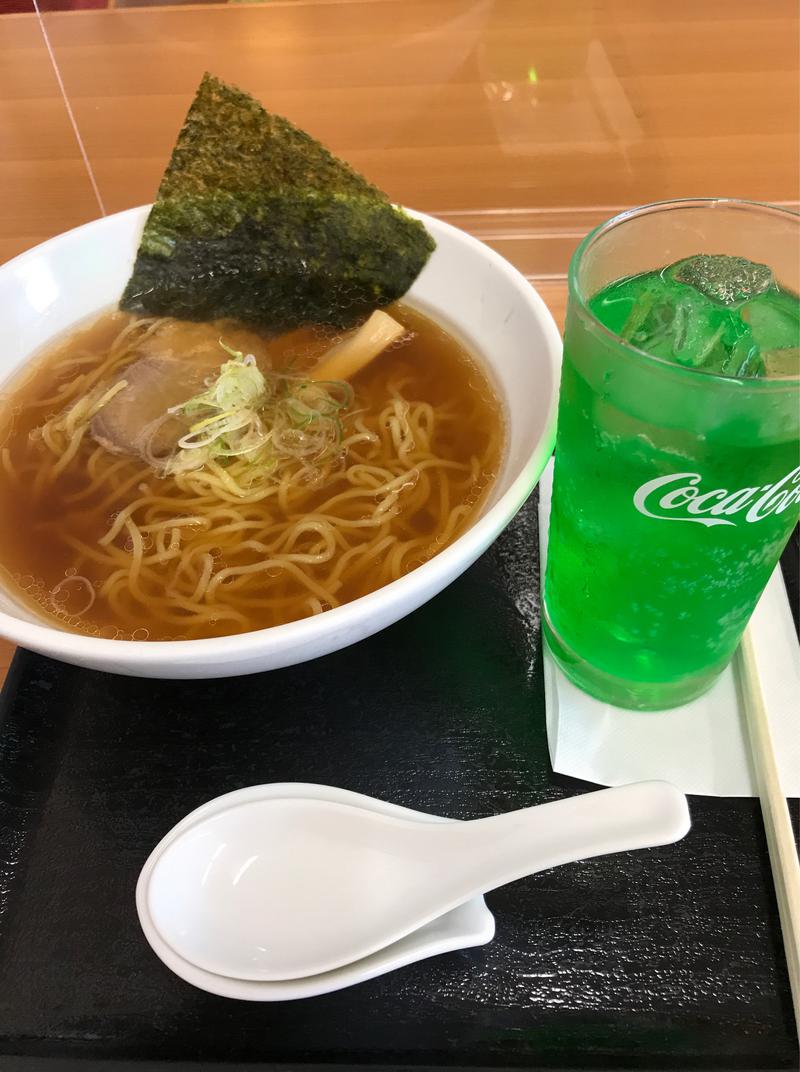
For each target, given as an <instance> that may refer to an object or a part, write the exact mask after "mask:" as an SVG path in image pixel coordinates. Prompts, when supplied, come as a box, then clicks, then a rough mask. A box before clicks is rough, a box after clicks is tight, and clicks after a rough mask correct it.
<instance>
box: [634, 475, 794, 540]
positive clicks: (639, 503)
mask: <svg viewBox="0 0 800 1072" xmlns="http://www.w3.org/2000/svg"><path fill="white" fill-rule="evenodd" d="M702 481H703V478H702V475H701V474H700V473H671V474H669V475H668V476H659V477H656V479H655V480H648V481H647V483H646V484H642V486H641V487H640V488H638V489H637V491H636V493H635V494H634V496H633V505H634V506H635V507H636V509H637V510H638V511H639V513H640V514H644V516H645V517H653V518H655V519H656V520H658V521H694V522H696V523H697V524H698V525H706V526H708V527H711V526H712V525H736V524H738V522H739V521H745V522H747V523H749V524H753V522H755V521H762V520H763V519H764V518H765V517H769V516H770V515H771V514H782V513H784V511H786V510H788V509H789V507H790V506H792V505H793V504H794V503H797V502H800V465H799V466H798V467H797V468H796V469H793V470H792V471H791V472H790V473H787V474H786V476H785V477H783V479H782V480H779V481H778V482H777V483H775V484H763V485H762V486H761V487H758V488H739V489H738V490H735V491H729V490H728V489H727V488H714V489H713V490H710V491H704V490H703V489H702ZM736 515H740V516H739V517H738V519H737V521H731V520H729V518H731V517H733V516H736Z"/></svg>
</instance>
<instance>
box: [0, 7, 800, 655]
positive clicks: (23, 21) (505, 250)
mask: <svg viewBox="0 0 800 1072" xmlns="http://www.w3.org/2000/svg"><path fill="white" fill-rule="evenodd" d="M105 2H106V0H40V3H39V13H37V12H36V10H35V8H34V4H33V0H0V261H3V260H6V259H8V258H10V257H13V256H14V255H16V254H17V253H19V252H21V251H22V250H24V249H27V248H29V247H30V246H33V245H36V244H37V243H38V242H41V241H43V240H44V239H46V238H49V237H50V236H51V235H54V234H57V233H59V232H61V231H64V230H67V229H68V228H70V227H75V226H77V225H79V224H81V223H84V222H86V221H87V220H90V219H93V218H94V217H96V216H98V215H101V214H103V213H106V212H116V211H118V210H120V209H124V208H128V207H129V206H131V205H136V204H140V203H142V202H147V201H149V200H151V199H152V197H153V194H154V192H155V189H156V186H157V183H158V180H159V176H160V174H161V171H162V170H163V167H164V165H165V163H166V160H167V158H168V155H169V151H170V147H171V145H172V142H173V140H174V137H175V135H176V133H177V130H178V128H179V126H180V123H181V120H182V118H183V115H184V113H185V111H186V108H187V106H188V103H189V101H190V99H191V97H192V94H193V92H194V90H195V87H196V85H197V83H198V81H199V79H200V77H201V75H202V73H203V71H204V70H206V69H210V70H211V71H213V72H214V73H215V74H217V75H219V76H220V77H222V78H224V79H227V80H229V81H233V82H236V83H238V84H239V85H241V86H242V87H243V88H244V89H246V90H248V91H250V92H251V93H253V94H255V95H256V96H257V97H258V98H259V99H260V100H262V101H263V102H264V103H265V104H266V106H267V107H268V108H270V109H271V110H273V111H277V112H279V113H282V114H284V115H286V116H288V117H289V118H290V119H291V120H292V121H293V122H295V123H297V124H298V125H299V126H301V127H304V128H305V129H307V130H309V131H310V132H311V133H312V134H314V135H316V136H317V137H319V138H320V139H322V140H323V141H324V142H325V143H326V144H327V145H329V146H330V147H331V148H332V149H333V150H334V151H335V152H336V153H338V154H339V155H341V156H343V157H345V158H346V159H347V160H349V161H350V162H351V163H352V164H353V165H354V166H355V167H357V168H358V169H360V170H361V171H363V172H364V173H365V174H366V175H367V176H368V177H369V178H370V179H371V180H372V181H373V182H375V183H376V184H377V185H379V186H381V187H382V188H383V189H385V190H386V191H387V193H389V194H390V195H391V197H392V198H393V199H394V200H396V201H399V202H401V203H404V204H408V205H411V206H413V207H415V208H418V209H422V210H424V211H426V212H431V213H433V214H435V215H438V216H442V217H444V218H446V219H447V220H449V221H450V222H451V223H454V224H456V225H458V226H460V227H463V228H465V229H466V230H468V231H470V232H472V233H473V234H475V235H477V236H478V237H480V238H482V239H483V240H485V241H487V242H489V243H490V244H491V245H492V246H494V247H495V248H496V249H498V250H499V251H500V252H501V253H502V254H503V255H504V256H506V257H508V259H509V260H511V261H512V262H513V263H514V264H515V265H516V266H517V267H518V268H519V269H520V270H521V271H522V272H524V273H525V275H526V276H528V277H529V278H530V279H531V281H532V282H533V283H534V285H535V286H536V287H537V288H538V289H539V290H540V292H541V293H542V295H543V297H544V298H545V300H546V301H547V302H548V304H549V305H550V307H551V309H552V310H553V312H554V315H555V316H556V319H557V320H558V321H559V323H560V322H561V320H562V318H563V306H564V276H565V271H566V267H567V263H568V259H569V256H570V254H571V252H572V250H573V249H574V247H575V245H576V244H577V242H578V240H579V239H580V237H581V236H582V235H583V234H584V233H585V232H586V231H587V230H588V229H589V228H591V227H592V226H594V224H596V223H598V222H600V221H601V220H602V219H604V218H606V217H608V216H609V215H611V214H613V213H614V212H616V211H617V210H619V209H621V208H624V207H626V206H630V205H634V204H641V203H644V202H647V201H654V200H660V199H665V198H670V197H683V196H717V195H722V196H732V197H744V198H752V199H757V200H767V201H773V202H778V203H782V204H791V205H797V204H798V196H799V193H800V191H798V170H799V166H800V133H799V132H800V100H798V95H797V92H796V88H797V81H796V80H797V73H798V50H797V35H798V23H799V21H800V20H799V18H798V9H797V6H796V4H795V2H794V0H771V3H770V4H768V5H762V7H761V8H758V7H757V6H756V5H754V4H753V3H752V0H703V3H701V4H698V3H697V0H671V3H670V4H669V5H668V7H667V8H666V9H665V7H664V4H663V3H662V2H661V0H595V2H593V3H592V4H587V3H585V2H584V0H564V2H562V3H558V4H556V3H552V2H551V0H436V2H435V3H432V2H430V0H274V2H272V3H266V4H247V3H232V4H227V5H226V4H208V5H187V6H156V5H148V6H142V5H141V3H140V0H108V7H106V8H102V9H92V10H56V9H57V8H64V7H68V6H72V7H76V8H77V7H79V6H80V5H84V6H86V5H88V4H91V5H92V7H93V8H100V7H101V5H102V4H103V3H105ZM123 4H124V5H125V6H123ZM10 655H11V648H10V646H9V645H8V644H6V643H5V642H0V675H2V676H4V675H5V671H6V668H7V666H8V661H9V659H10Z"/></svg>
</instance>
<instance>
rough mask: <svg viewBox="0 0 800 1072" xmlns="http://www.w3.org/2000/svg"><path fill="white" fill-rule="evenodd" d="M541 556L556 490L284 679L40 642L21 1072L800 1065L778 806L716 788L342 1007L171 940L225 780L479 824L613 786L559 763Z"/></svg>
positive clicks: (11, 1016)
mask: <svg viewBox="0 0 800 1072" xmlns="http://www.w3.org/2000/svg"><path fill="white" fill-rule="evenodd" d="M537 546H538V545H537V533H536V506H535V501H534V500H532V501H531V502H530V503H529V504H528V505H527V506H526V507H525V509H524V510H523V511H522V513H521V514H520V515H519V516H518V518H517V519H516V521H515V522H514V524H513V525H512V526H511V528H510V529H509V530H508V531H507V532H506V533H505V535H504V536H503V537H502V538H501V539H500V540H499V541H498V543H497V544H496V545H495V546H494V547H493V548H492V549H491V550H490V551H489V552H488V553H487V554H486V555H485V556H484V557H483V558H482V559H481V560H480V561H479V562H478V563H477V564H476V565H475V566H474V567H473V568H472V569H471V570H470V571H469V572H468V573H467V574H466V575H465V576H464V577H463V578H462V579H461V580H459V581H458V582H456V583H455V584H454V585H452V586H451V587H450V588H449V589H448V590H447V591H446V592H444V593H443V594H442V595H441V596H439V597H438V598H437V599H435V600H433V602H431V603H430V604H429V605H427V606H426V607H424V608H423V609H422V610H420V611H418V612H417V613H415V614H413V615H412V616H411V617H409V618H407V619H406V620H405V621H403V622H401V623H399V624H398V625H396V626H394V627H392V628H390V629H387V630H386V631H384V632H383V633H381V634H380V635H378V636H376V637H374V638H372V639H370V640H368V641H365V642H363V643H361V644H359V645H356V646H355V647H353V648H350V649H349V650H347V651H344V652H342V653H340V654H337V655H333V656H330V657H328V658H325V659H320V660H318V661H317V662H314V663H311V664H307V665H305V666H300V667H295V668H292V669H289V670H284V671H279V672H275V673H271V674H263V675H259V676H254V677H250V678H241V679H238V680H224V681H215V682H203V681H200V682H154V681H141V680H135V679H131V678H121V677H114V676H111V675H106V674H99V673H93V672H89V671H83V670H79V669H76V668H73V667H69V666H64V665H61V664H58V663H55V662H52V661H50V660H48V659H45V658H42V657H40V656H36V655H32V654H30V653H27V652H20V653H19V654H18V655H17V657H16V659H15V661H14V664H13V667H12V670H11V673H10V675H9V679H8V682H7V684H6V687H5V689H4V692H3V696H2V711H1V712H0V1070H2V1072H14V1070H16V1069H23V1070H28V1069H31V1068H33V1069H39V1068H41V1069H44V1070H48V1069H53V1070H60V1069H69V1070H70V1072H71V1070H73V1069H76V1070H77V1069H81V1070H83V1069H91V1070H94V1072H104V1070H106V1069H108V1070H114V1069H118V1068H124V1069H140V1068H158V1069H163V1070H165V1072H166V1070H167V1069H170V1070H177V1069H184V1068H186V1069H205V1068H209V1069H210V1068H214V1069H219V1068H223V1069H227V1070H229V1072H234V1070H236V1069H241V1068H246V1067H253V1068H255V1067H258V1068H264V1067H267V1068H280V1069H300V1068H304V1069H308V1068H316V1067H318V1066H319V1067H325V1068H328V1067H331V1066H333V1067H336V1068H348V1069H350V1068H362V1067H377V1068H396V1069H399V1068H402V1069H419V1068H439V1067H443V1068H462V1069H477V1068H493V1069H496V1068H528V1069H571V1070H577V1069H640V1068H641V1069H670V1070H672V1069H680V1070H682V1072H684V1070H690V1069H725V1070H735V1069H759V1070H767V1069H790V1068H796V1067H797V1039H796V1035H795V1029H794V1024H793V1020H792V1014H791V1005H790V997H789V986H788V980H787V975H786V968H785V961H784V956H783V951H782V947H781V941H780V931H779V926H778V920H777V913H776V907H775V901H774V895H773V889H772V882H771V878H770V870H769V861H768V857H767V852H766V846H765V841H764V834H763V828H762V823H761V817H760V812H759V806H758V803H757V802H756V801H751V800H716V799H703V798H695V799H693V800H692V801H691V808H692V814H693V819H694V826H693V829H692V831H691V833H690V834H689V836H688V837H687V838H686V839H685V840H684V841H682V842H680V843H679V844H677V845H674V846H670V847H668V848H664V849H660V850H655V851H651V852H646V853H639V854H624V855H619V856H614V857H608V858H602V859H597V860H590V861H587V862H585V863H580V864H575V865H572V866H568V867H563V868H560V869H557V870H555V871H552V872H549V873H545V874H542V875H539V876H536V877H533V878H530V879H526V880H524V881H521V882H518V883H515V884H514V885H512V886H509V887H507V888H505V889H502V890H499V891H497V892H495V893H494V894H492V895H491V896H490V897H489V898H488V902H489V905H490V907H491V908H492V910H493V911H494V912H495V914H496V917H497V936H496V938H495V940H494V941H493V942H492V943H491V944H490V945H488V946H485V947H483V948H480V949H473V950H469V951H463V952H460V953H454V954H449V955H445V956H442V957H439V958H436V959H433V960H430V961H427V962H423V963H419V964H416V965H412V966H411V967H408V968H405V969H402V970H400V971H398V972H395V973H393V974H390V975H386V976H384V977H382V978H380V979H377V980H375V981H373V982H368V983H365V984H362V985H360V986H357V987H354V988H352V989H350V990H345V991H341V992H339V993H336V994H331V995H328V996H326V997H321V998H314V999H310V1000H306V1001H298V1002H290V1003H278V1004H251V1003H244V1002H236V1001H231V1000H226V999H223V998H217V997H212V996H211V995H208V994H205V993H203V992H201V991H199V990H195V989H193V988H192V987H191V986H189V985H187V984H186V983H183V982H182V981H180V980H179V979H177V978H176V977H175V976H173V975H172V974H171V973H170V972H169V971H168V970H167V969H166V968H165V967H163V966H162V964H161V963H160V962H159V961H158V960H157V959H156V957H155V956H154V955H153V953H152V952H151V951H150V949H149V947H148V946H147V945H146V943H145V941H144V938H143V936H142V934H141V932H140V930H139V925H138V922H137V919H136V914H135V910H134V898H133V894H134V886H135V883H136V878H137V875H138V872H139V869H140V867H141V866H142V864H143V862H144V860H145V858H146V856H147V855H148V853H149V851H150V849H151V848H152V847H153V845H154V844H155V843H156V842H157V841H158V840H159V838H160V837H161V836H162V835H163V834H164V833H165V832H166V831H167V830H168V829H169V828H170V827H171V826H172V825H173V824H174V823H175V822H176V821H177V820H178V819H180V818H181V817H182V816H183V815H185V814H186V813H187V812H188V811H190V810H191V809H192V808H194V807H196V806H197V805H199V804H200V803H202V802H203V801H205V800H208V799H209V798H211V797H214V796H216V795H218V794H220V793H225V792H227V791H229V790H232V789H237V788H239V787H241V786H245V785H249V784H254V783H258V782H270V781H294V780H297V781H316V782H325V783H330V784H334V785H340V786H345V787H347V788H350V789H354V790H357V791H359V792H362V793H371V794H374V795H376V796H380V797H384V798H387V799H390V800H393V801H397V802H398V803H401V804H406V805H409V806H411V807H414V808H418V809H421V810H425V811H431V812H437V813H440V814H442V815H447V816H453V817H458V818H464V819H466V818H475V817H478V816H483V815H488V814H491V813H493V812H500V811H506V810H509V809H512V808H518V807H522V806H525V805H529V804H534V803H537V802H542V801H546V800H552V799H555V798H557V797H560V796H563V795H567V794H572V793H577V792H583V791H585V790H587V789H588V788H590V787H589V786H587V785H585V784H583V783H579V782H575V781H573V780H571V779H566V778H563V777H560V776H557V775H554V774H553V773H552V771H551V769H550V766H549V763H548V758H547V742H546V738H545V728H544V698H543V688H542V667H541V652H540V634H539V625H538V589H539V584H538V566H537ZM794 585H795V590H796V576H795V578H794ZM690 744H691V742H687V747H688V746H690Z"/></svg>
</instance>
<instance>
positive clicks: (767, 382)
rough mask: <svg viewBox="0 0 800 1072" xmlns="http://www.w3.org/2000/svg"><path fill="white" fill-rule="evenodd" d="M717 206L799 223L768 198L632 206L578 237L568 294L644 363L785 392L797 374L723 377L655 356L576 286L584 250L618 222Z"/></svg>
mask: <svg viewBox="0 0 800 1072" xmlns="http://www.w3.org/2000/svg"><path fill="white" fill-rule="evenodd" d="M717 205H720V206H723V207H726V206H727V207H738V208H755V209H765V210H767V212H769V213H771V214H772V213H775V214H778V215H783V216H786V217H788V218H789V219H791V220H793V221H796V222H798V223H800V212H799V211H797V210H796V209H793V208H789V207H787V206H785V205H772V204H770V203H769V202H767V201H749V200H747V199H746V198H739V197H676V198H670V199H668V200H666V201H651V202H649V203H648V204H646V205H636V206H635V207H633V208H628V209H625V210H624V211H622V212H618V213H617V214H616V216H611V217H610V218H609V219H607V220H604V221H603V222H602V223H599V224H598V225H597V226H596V227H593V228H592V230H591V231H589V233H588V234H586V235H585V236H584V237H583V238H582V239H581V241H580V243H579V244H578V246H577V248H576V250H575V252H574V253H573V254H572V257H571V258H570V262H569V269H568V271H567V290H568V296H569V298H571V299H572V300H574V301H575V303H576V305H577V306H578V308H579V309H580V310H581V312H582V313H583V315H584V316H586V317H587V318H588V319H589V320H590V321H591V323H592V326H593V327H594V328H595V329H596V330H598V331H599V332H600V334H601V335H605V336H606V337H607V338H608V339H610V340H611V341H613V342H615V343H617V344H618V345H619V346H620V347H621V348H622V349H624V350H627V351H628V352H629V353H631V354H632V355H635V356H636V357H637V358H641V359H642V360H643V361H644V362H645V363H646V364H650V365H653V366H655V367H656V368H664V369H668V370H671V371H673V372H675V373H676V374H679V375H680V374H687V375H689V376H701V377H703V378H704V379H705V381H706V382H709V381H717V382H719V383H728V384H731V385H732V386H733V385H736V386H739V387H743V388H744V387H748V388H751V389H753V390H757V391H780V390H783V391H785V390H787V389H788V388H792V387H796V386H797V385H798V384H800V377H798V376H774V377H771V378H768V377H766V376H765V377H759V376H750V377H746V376H724V375H722V374H721V373H719V372H714V371H712V370H710V369H701V368H692V367H691V366H690V365H681V364H679V363H678V362H676V361H669V360H668V359H667V358H665V357H658V356H657V355H656V354H651V353H648V352H647V350H642V349H640V348H639V347H638V346H636V345H634V344H633V343H631V342H629V341H628V340H627V339H623V338H622V337H621V336H620V335H618V334H617V333H616V332H615V331H612V330H611V328H608V327H606V325H605V324H604V323H603V322H602V320H600V319H599V318H598V317H597V316H596V315H595V313H594V312H593V311H592V309H591V308H590V307H589V301H588V298H587V296H586V295H585V294H584V293H583V291H582V289H581V287H579V285H578V269H579V267H580V264H581V261H582V260H583V257H584V255H585V253H586V251H587V250H588V249H589V247H590V246H591V245H592V244H593V242H594V241H595V240H596V239H598V238H599V237H600V236H601V235H602V234H604V233H605V232H607V231H610V230H612V229H613V228H614V227H618V226H619V225H620V224H623V223H627V222H628V221H629V220H631V219H635V218H636V217H637V216H642V215H645V214H649V213H651V212H657V211H662V210H664V209H676V208H711V207H716V206H717ZM697 382H700V381H697Z"/></svg>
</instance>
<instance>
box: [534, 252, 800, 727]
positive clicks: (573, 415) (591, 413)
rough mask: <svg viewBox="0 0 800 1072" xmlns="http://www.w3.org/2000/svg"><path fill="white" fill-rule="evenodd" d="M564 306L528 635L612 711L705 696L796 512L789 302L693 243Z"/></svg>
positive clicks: (796, 312) (753, 267)
mask: <svg viewBox="0 0 800 1072" xmlns="http://www.w3.org/2000/svg"><path fill="white" fill-rule="evenodd" d="M588 307H589V310H590V312H591V313H592V314H593V315H594V317H595V318H596V320H597V321H599V322H600V325H602V326H603V327H604V328H605V329H607V331H605V332H604V331H603V330H602V329H599V330H598V328H597V325H596V324H595V326H594V329H593V330H592V329H591V328H590V327H588V326H587V321H586V317H581V316H578V315H576V313H575V310H574V309H572V308H571V309H570V312H569V313H568V321H567V328H566V332H565V339H564V364H563V370H562V383H561V397H560V403H559V417H558V422H559V423H558V442H557V446H556V467H555V478H554V494H553V508H552V515H551V521H550V538H549V552H548V564H547V576H546V584H545V614H544V629H545V635H546V638H547V640H548V644H549V646H550V649H551V651H552V652H553V654H554V656H555V658H556V660H557V662H558V663H559V664H560V665H561V667H562V669H564V670H565V672H566V673H567V674H568V676H570V677H571V678H572V679H573V680H575V681H576V683H577V684H579V685H580V686H581V687H582V688H584V689H585V690H586V691H588V692H590V693H593V694H594V695H596V696H599V697H601V698H603V699H606V700H608V701H610V702H612V703H616V704H619V705H620V706H625V707H633V708H639V709H654V708H658V707H668V706H673V705H675V704H676V703H683V702H686V701H688V700H690V699H692V698H693V697H694V696H697V695H699V694H700V693H702V692H703V691H705V690H706V689H707V688H708V687H709V686H710V685H711V683H712V682H713V681H714V679H715V678H716V676H717V675H718V674H719V672H720V671H721V670H722V669H723V668H724V667H725V665H726V664H727V663H728V661H729V660H730V658H731V656H732V654H733V652H734V650H735V648H736V645H737V643H738V640H739V637H740V636H741V633H742V631H743V629H744V627H745V625H746V623H747V620H748V618H749V616H750V614H751V613H752V610H753V608H754V606H755V604H756V602H757V600H758V597H759V595H760V594H761V592H762V590H763V588H764V586H765V585H766V583H767V580H768V579H769V576H770V573H771V572H772V570H773V568H774V566H775V563H776V562H777V560H778V558H779V556H780V553H781V551H782V550H783V547H784V546H785V544H786V541H787V540H788V538H789V535H790V534H791V531H792V529H793V527H794V525H795V524H796V522H797V518H798V514H799V513H800V457H799V456H798V454H799V448H798V424H799V423H800V393H799V392H798V387H800V300H799V299H798V297H797V295H796V294H793V293H789V292H787V291H785V290H782V289H781V287H780V286H778V285H777V283H776V282H775V280H774V279H773V276H772V273H771V271H770V269H769V268H768V267H766V266H765V265H762V264H755V263H752V262H750V261H747V260H745V259H743V258H740V257H730V256H723V255H707V254H700V255H697V256H694V257H690V258H688V259H685V260H682V261H679V262H678V263H676V264H672V265H669V266H667V267H665V268H662V269H660V270H658V271H652V272H647V273H643V274H640V275H635V276H631V277H628V278H624V279H619V280H617V281H616V282H612V283H611V284H609V285H607V286H605V287H603V288H602V289H601V290H600V291H599V292H598V293H596V294H595V295H594V296H593V297H592V298H590V299H589V302H588Z"/></svg>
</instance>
